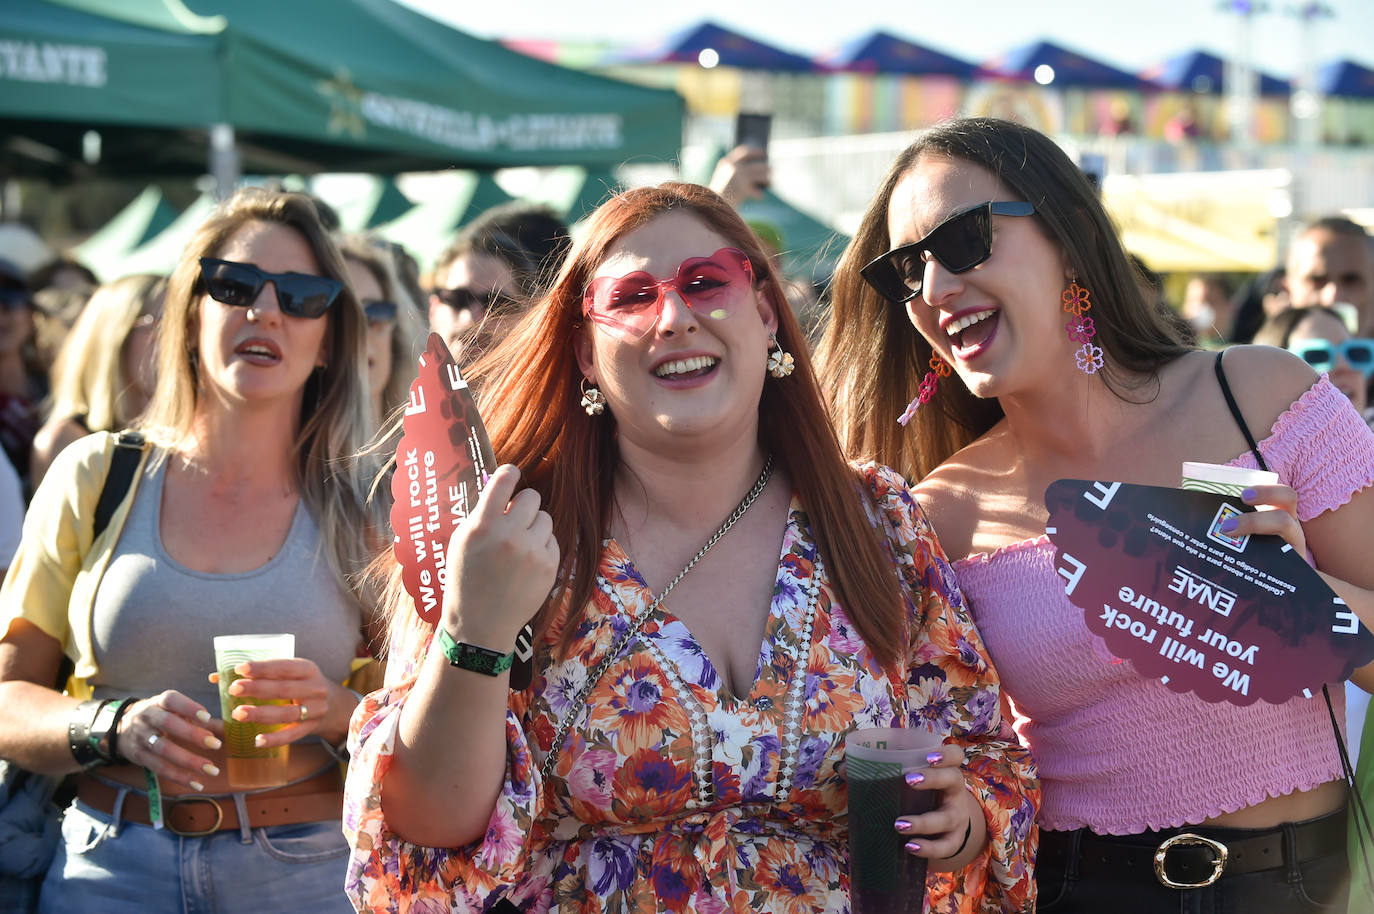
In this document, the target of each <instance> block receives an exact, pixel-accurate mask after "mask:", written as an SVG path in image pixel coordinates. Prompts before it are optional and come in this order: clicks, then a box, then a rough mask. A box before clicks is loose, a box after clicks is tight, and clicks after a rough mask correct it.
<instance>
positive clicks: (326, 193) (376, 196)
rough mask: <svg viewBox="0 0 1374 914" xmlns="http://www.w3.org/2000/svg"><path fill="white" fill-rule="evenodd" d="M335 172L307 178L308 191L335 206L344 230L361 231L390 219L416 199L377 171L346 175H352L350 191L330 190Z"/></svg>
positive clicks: (349, 231)
mask: <svg viewBox="0 0 1374 914" xmlns="http://www.w3.org/2000/svg"><path fill="white" fill-rule="evenodd" d="M333 177H336V176H333V175H328V176H320V178H319V179H317V180H312V181H311V182H310V192H311V193H312V194H314V195H315V196H317V197H319V198H320V199H322V200H323V201H324V202H325V203H328V204H329V205H330V206H332V207H333V208H334V212H335V213H337V214H338V216H339V228H340V229H341V230H342V231H344V232H346V233H352V232H364V231H367V230H368V229H372V228H376V227H377V226H379V225H382V224H384V223H387V222H390V221H392V220H393V219H396V218H398V217H400V216H402V215H403V214H405V213H407V212H409V211H410V209H411V208H412V207H414V206H415V202H414V201H413V200H411V199H410V198H409V197H407V196H406V195H405V194H403V193H402V192H401V189H400V188H399V187H397V186H396V182H395V181H394V180H392V179H391V178H389V177H380V176H378V175H349V176H348V178H351V179H353V180H352V181H350V182H349V183H350V184H352V185H353V187H352V192H351V193H348V194H344V193H340V192H338V191H336V190H333V189H332V188H333V187H337V185H338V183H339V182H337V181H331V180H328V179H329V178H333Z"/></svg>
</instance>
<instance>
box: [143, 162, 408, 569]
mask: <svg viewBox="0 0 1374 914" xmlns="http://www.w3.org/2000/svg"><path fill="white" fill-rule="evenodd" d="M250 222H266V223H273V224H277V225H284V226H288V227H290V228H293V229H295V230H296V231H297V232H299V233H300V235H301V237H302V238H303V239H305V241H306V243H307V244H308V245H309V246H310V249H311V251H312V252H313V253H314V255H315V261H316V263H317V264H318V265H319V275H321V276H327V277H329V278H331V279H335V280H338V281H339V282H340V283H342V284H343V290H342V291H340V292H339V295H338V297H337V298H336V299H335V300H334V304H333V305H332V306H331V307H330V309H329V310H328V311H327V312H325V316H324V318H323V320H326V321H328V322H329V324H328V332H327V334H326V348H327V350H328V356H327V362H326V364H325V366H324V367H323V368H322V369H320V370H318V371H317V372H315V373H314V374H313V375H312V376H311V378H310V379H309V380H308V381H307V382H306V384H305V387H304V390H303V391H302V395H301V401H302V402H301V413H300V426H299V428H298V429H297V432H296V439H295V441H293V442H292V448H293V452H294V455H295V468H296V477H297V484H298V485H299V486H300V492H301V498H302V499H303V500H304V501H305V505H306V507H307V508H308V509H309V510H310V513H311V514H312V515H313V517H314V519H315V523H316V526H317V527H318V528H319V531H320V541H321V544H322V546H323V551H324V554H325V556H326V558H327V559H328V561H329V562H330V565H331V567H332V568H333V570H334V571H335V572H336V573H337V574H338V575H339V576H340V579H341V580H344V581H347V582H348V583H349V585H350V586H351V587H353V588H354V591H355V593H357V592H358V584H357V582H356V581H355V579H354V576H355V574H356V573H357V572H358V571H360V570H361V569H362V567H363V565H364V564H365V563H366V561H367V557H368V554H369V552H370V550H372V549H375V548H376V547H377V546H378V545H379V543H380V537H381V536H382V531H383V527H382V526H381V525H380V523H379V520H380V519H379V518H377V517H374V516H370V515H369V509H368V507H367V505H366V503H365V499H364V495H365V492H366V489H367V483H366V480H367V479H369V478H370V477H371V475H372V474H373V473H374V472H375V470H374V469H373V467H372V466H371V461H370V460H368V459H366V458H363V457H360V456H358V455H359V453H360V452H361V450H362V448H363V446H364V444H365V442H366V440H367V435H368V430H369V428H370V427H371V425H370V419H371V409H370V406H369V403H368V396H367V371H366V364H367V362H366V357H365V355H364V353H365V351H366V350H365V347H364V328H365V326H366V322H367V321H366V318H365V317H364V316H363V310H362V307H361V306H360V305H359V304H358V299H357V298H356V297H355V296H354V295H353V292H352V290H351V289H350V288H349V285H348V272H347V270H346V269H345V267H344V263H343V257H342V256H341V255H340V254H339V249H338V247H337V246H336V245H335V244H334V241H333V240H332V239H331V238H330V236H329V234H328V232H326V231H325V229H324V227H323V225H321V223H320V217H319V213H318V212H317V211H316V209H315V205H314V203H312V202H311V201H310V198H309V197H306V196H305V195H303V194H296V193H285V192H281V191H271V190H266V189H263V188H257V187H248V188H244V189H242V190H240V191H238V192H237V193H236V194H234V196H232V197H230V198H229V199H228V200H226V201H224V202H223V203H221V204H220V206H219V207H218V208H217V209H216V210H215V211H214V213H212V214H211V216H210V218H208V219H206V220H205V222H204V223H203V224H202V225H201V226H200V228H199V229H197V230H196V233H195V235H194V236H193V237H192V238H191V240H190V242H189V243H188V244H187V245H186V248H185V250H184V251H183V252H182V255H181V260H180V262H178V263H177V267H176V270H175V271H173V273H172V278H171V282H170V283H169V284H168V287H167V301H166V304H165V305H164V307H163V315H162V323H161V326H160V328H159V332H158V376H157V388H156V389H155V390H154V392H153V398H152V401H151V402H150V403H149V404H148V408H147V410H145V412H144V414H143V417H142V418H141V419H140V420H139V423H138V424H139V426H140V428H142V429H143V430H144V431H145V432H146V433H147V435H148V438H149V440H150V441H152V442H154V443H155V444H158V445H160V446H162V447H164V448H166V449H169V450H170V449H175V448H176V447H177V446H178V445H180V444H181V443H183V442H184V441H185V440H186V438H187V435H188V434H189V432H190V430H191V428H192V424H193V422H194V420H195V416H196V410H197V406H198V404H199V396H200V395H199V390H198V387H199V378H198V367H199V354H198V353H197V351H196V330H197V327H198V325H199V318H200V302H201V299H202V296H203V294H204V293H203V292H202V288H201V283H200V258H201V257H214V256H216V255H217V254H218V253H219V252H220V249H221V248H223V247H224V245H225V244H226V243H227V242H228V241H229V239H230V238H231V237H232V236H233V235H234V233H235V232H237V231H238V230H239V228H240V227H242V226H243V225H245V224H247V223H250Z"/></svg>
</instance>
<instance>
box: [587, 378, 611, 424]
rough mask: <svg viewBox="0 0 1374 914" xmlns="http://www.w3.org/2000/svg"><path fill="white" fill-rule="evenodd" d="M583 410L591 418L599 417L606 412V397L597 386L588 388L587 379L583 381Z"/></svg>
mask: <svg viewBox="0 0 1374 914" xmlns="http://www.w3.org/2000/svg"><path fill="white" fill-rule="evenodd" d="M581 389H582V408H583V409H584V410H586V411H587V415H589V416H599V415H601V414H602V413H604V412H605V411H606V395H605V394H603V393H602V392H601V389H600V388H598V387H595V386H592V387H588V386H587V379H586V378H583V379H582V384H581Z"/></svg>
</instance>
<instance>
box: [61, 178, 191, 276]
mask: <svg viewBox="0 0 1374 914" xmlns="http://www.w3.org/2000/svg"><path fill="white" fill-rule="evenodd" d="M176 217H177V208H176V207H175V206H173V205H172V204H170V203H168V202H167V200H166V198H165V197H163V195H162V190H161V188H159V187H158V186H157V185H155V184H149V185H148V186H147V187H145V188H144V189H143V191H142V192H141V193H140V194H139V195H138V196H137V197H135V198H134V199H133V201H132V202H131V203H129V205H128V206H126V207H124V208H123V209H122V210H120V211H119V212H118V213H116V214H115V216H114V218H112V219H111V220H110V221H109V222H107V223H105V225H104V226H103V227H101V228H100V229H99V230H98V231H96V233H95V234H93V235H91V237H89V238H87V239H86V240H85V241H83V242H81V244H79V245H77V246H76V247H74V248H72V251H71V253H72V256H73V257H75V258H76V259H77V260H79V261H80V262H81V263H84V264H85V265H86V266H88V267H90V268H91V269H92V270H94V271H95V275H96V276H99V277H101V278H102V279H109V278H112V277H114V276H118V275H124V274H125V270H124V260H125V258H127V257H128V255H129V252H130V251H132V250H134V249H135V248H138V247H139V246H141V245H143V244H144V243H145V242H148V241H151V240H152V239H153V238H155V237H157V235H158V234H159V233H161V232H162V230H163V229H165V228H167V226H169V225H171V224H172V222H173V221H174V220H175V219H176Z"/></svg>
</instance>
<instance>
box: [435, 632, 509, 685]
mask: <svg viewBox="0 0 1374 914" xmlns="http://www.w3.org/2000/svg"><path fill="white" fill-rule="evenodd" d="M439 649H440V650H441V651H443V652H444V656H445V657H447V658H448V662H449V665H450V666H456V667H458V668H459V669H462V670H471V671H472V672H474V673H482V674H484V675H486V676H500V675H501V674H502V673H504V672H505V671H506V670H508V669H510V668H511V664H512V663H514V662H515V651H511V652H510V653H509V654H503V653H501V652H500V651H493V650H491V649H490V648H485V647H478V646H477V645H475V644H467V643H466V642H461V641H454V640H453V636H452V635H450V634H449V633H448V630H447V629H445V628H444V627H443V626H440V627H439Z"/></svg>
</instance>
